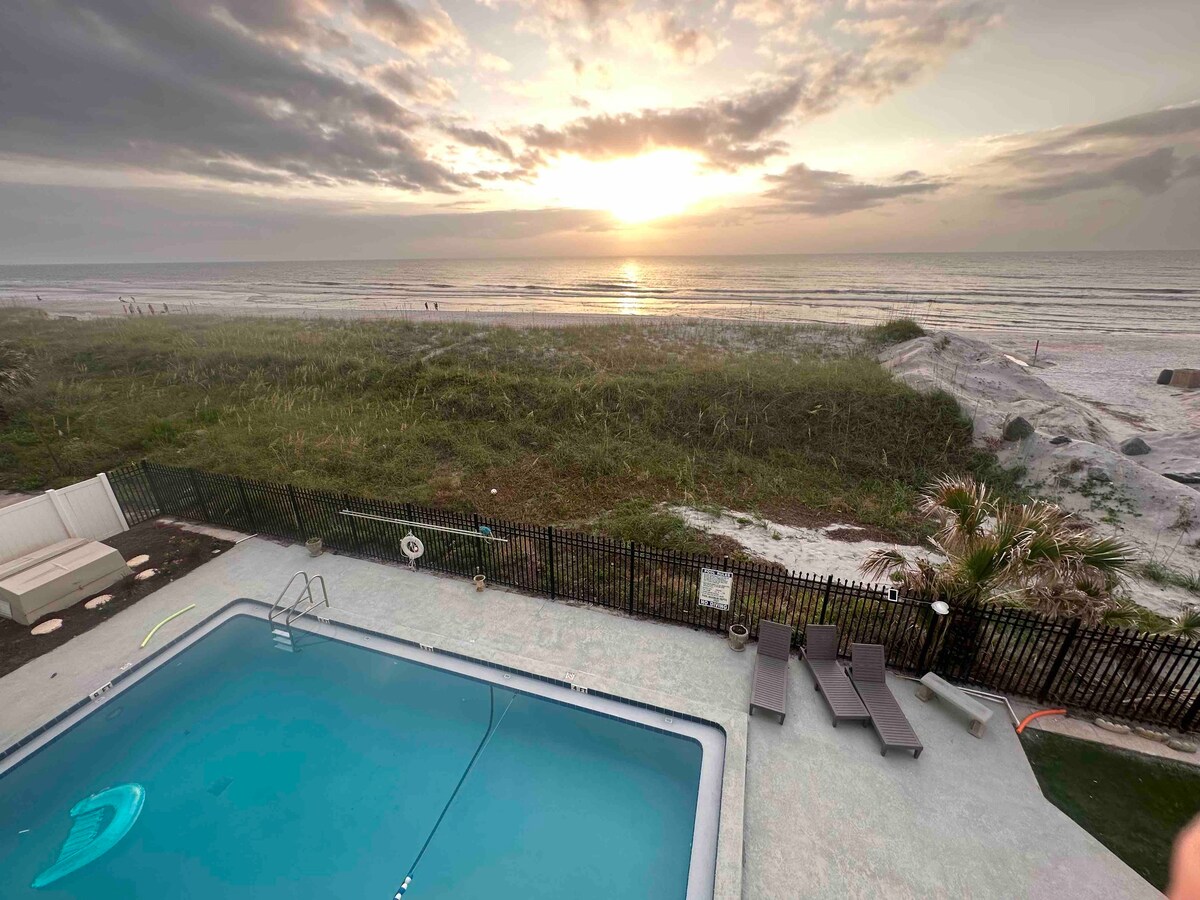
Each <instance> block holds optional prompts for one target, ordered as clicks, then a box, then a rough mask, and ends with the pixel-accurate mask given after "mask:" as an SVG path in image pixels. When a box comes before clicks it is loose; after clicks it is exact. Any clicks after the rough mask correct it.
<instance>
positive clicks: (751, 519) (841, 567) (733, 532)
mask: <svg viewBox="0 0 1200 900" xmlns="http://www.w3.org/2000/svg"><path fill="white" fill-rule="evenodd" d="M671 512H673V513H675V514H676V515H677V516H679V517H680V518H682V519H683V520H684V521H685V522H686V523H687V524H688V525H690V526H692V527H693V528H698V529H699V530H701V531H705V532H707V533H709V534H719V535H723V536H725V537H730V538H733V539H734V540H735V541H737V542H738V543H739V544H741V545H742V546H743V547H745V548H746V550H747V552H749V553H751V554H752V555H754V556H756V557H758V558H759V559H765V560H768V561H770V562H775V563H779V564H780V565H781V566H784V567H786V568H787V569H788V570H790V571H792V572H800V573H803V574H805V575H813V576H816V577H817V578H825V577H827V576H829V575H832V576H833V577H834V578H840V579H842V580H844V581H862V580H863V574H862V572H860V571H859V569H858V567H859V565H861V564H862V561H863V560H864V559H865V558H866V556H867V554H868V553H870V552H871V551H872V550H875V549H878V548H886V549H892V548H893V547H895V546H896V545H894V544H883V543H879V542H877V541H870V540H854V539H853V534H854V532H856V531H861V530H862V529H860V528H859V527H858V526H857V525H844V524H841V525H839V524H832V525H825V526H822V527H820V528H800V527H796V526H792V525H781V524H779V523H777V522H772V521H770V520H769V519H763V518H760V517H758V516H752V515H751V514H750V513H743V512H737V511H735V510H729V509H726V510H722V511H721V513H720V514H719V515H712V514H710V513H706V512H701V511H699V510H696V509H692V508H691V507H687V506H674V507H671ZM835 535H836V536H835ZM900 549H901V550H902V551H903V552H905V553H908V554H910V555H913V554H919V555H921V556H928V557H929V558H931V559H935V560H938V559H941V557H940V556H939V555H938V554H936V553H934V552H933V551H931V550H924V549H921V548H917V547H901V548H900Z"/></svg>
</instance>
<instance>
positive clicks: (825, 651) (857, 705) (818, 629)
mask: <svg viewBox="0 0 1200 900" xmlns="http://www.w3.org/2000/svg"><path fill="white" fill-rule="evenodd" d="M837 646H838V633H837V626H836V625H808V626H806V627H805V629H804V650H803V651H801V652H802V653H803V654H804V661H805V662H806V663H808V668H809V670H810V671H811V672H812V675H813V679H814V680H815V681H816V685H815V687H816V689H817V690H818V691H820V692H821V696H822V697H824V698H825V702H826V703H828V704H829V710H830V712H832V713H833V727H834V728H837V723H838V722H853V721H860V722H862V723H863V725H866V724H867V719H869V718H870V717H871V716H870V714H869V713H868V712H867V708H866V707H865V706H863V702H862V700H860V699H859V697H858V694H857V693H856V692H855V690H854V685H852V684H851V683H850V679H849V678H847V677H846V671H845V669H843V668H842V667H841V665H839V663H838V661H837Z"/></svg>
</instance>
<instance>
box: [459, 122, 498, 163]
mask: <svg viewBox="0 0 1200 900" xmlns="http://www.w3.org/2000/svg"><path fill="white" fill-rule="evenodd" d="M441 129H442V131H444V132H446V134H448V135H450V136H451V137H453V138H454V139H455V140H457V141H458V142H459V143H460V144H465V145H466V146H468V147H477V148H479V149H481V150H490V151H491V152H492V153H494V154H496V155H497V156H499V157H502V158H503V159H507V160H510V161H513V160H516V158H517V155H516V153H514V152H513V148H512V145H511V144H509V143H508V141H506V140H504V139H503V138H501V137H497V136H496V135H494V134H492V133H491V132H490V131H485V130H483V129H482V128H471V127H468V126H466V125H460V124H458V123H455V122H443V123H442V125H441Z"/></svg>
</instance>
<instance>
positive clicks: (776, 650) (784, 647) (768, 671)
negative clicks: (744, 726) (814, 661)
mask: <svg viewBox="0 0 1200 900" xmlns="http://www.w3.org/2000/svg"><path fill="white" fill-rule="evenodd" d="M791 652H792V629H791V626H789V625H780V624H779V623H778V622H767V621H765V620H764V621H761V622H759V623H758V652H757V653H756V654H755V657H754V686H753V687H752V688H751V689H750V715H754V710H756V709H762V710H766V711H767V712H770V713H774V714H775V715H777V716H779V724H780V725H782V724H783V717H784V715H786V714H787V667H788V657H789V656H790V655H791Z"/></svg>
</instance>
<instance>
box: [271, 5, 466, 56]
mask: <svg viewBox="0 0 1200 900" xmlns="http://www.w3.org/2000/svg"><path fill="white" fill-rule="evenodd" d="M251 2H257V0H251ZM275 2H278V0H275ZM359 2H360V3H361V11H360V12H359V21H360V22H361V23H362V24H363V25H364V26H366V27H367V28H369V29H370V30H371V31H372V33H373V34H374V35H375V36H376V37H378V38H380V39H381V40H384V41H386V42H387V43H389V44H391V45H392V46H393V47H398V48H400V49H402V50H407V51H410V52H413V51H415V52H428V51H432V50H441V51H443V52H455V51H459V50H462V49H463V48H464V47H465V46H466V41H465V40H464V38H463V36H462V33H461V32H460V31H459V30H458V27H457V26H456V25H455V24H454V22H453V20H452V19H451V18H450V16H449V15H447V14H446V11H445V10H444V9H442V8H441V7H440V6H438V4H437V2H436V0H433V2H431V3H430V5H429V8H428V9H425V10H418V9H417V8H416V7H415V6H412V5H411V4H409V3H406V2H405V0H359Z"/></svg>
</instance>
